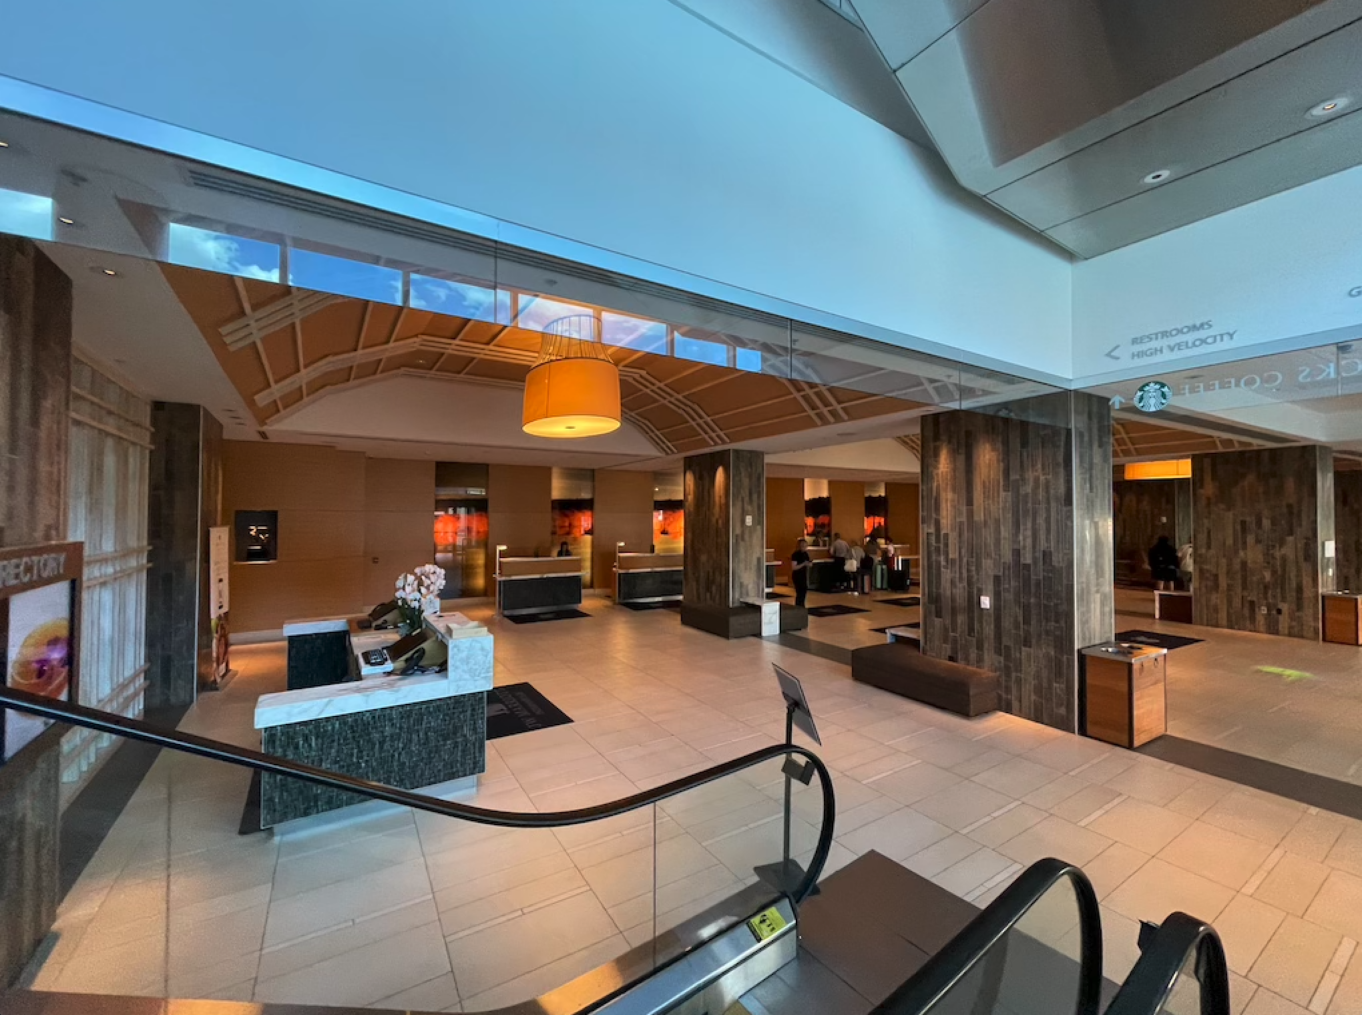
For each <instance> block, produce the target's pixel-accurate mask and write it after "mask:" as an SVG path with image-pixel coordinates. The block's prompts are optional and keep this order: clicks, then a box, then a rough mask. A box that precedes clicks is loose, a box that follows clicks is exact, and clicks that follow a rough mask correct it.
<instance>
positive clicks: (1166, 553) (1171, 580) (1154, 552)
mask: <svg viewBox="0 0 1362 1015" xmlns="http://www.w3.org/2000/svg"><path fill="white" fill-rule="evenodd" d="M1149 570H1150V572H1151V573H1152V574H1153V576H1154V585H1155V587H1156V588H1157V589H1158V590H1159V591H1160V592H1171V591H1172V589H1173V586H1174V584H1175V583H1176V582H1177V580H1178V551H1177V549H1176V548H1175V547H1174V546H1173V542H1172V540H1170V539H1169V538H1168V537H1167V536H1160V537H1159V541H1158V542H1157V543H1155V544H1154V545H1153V546H1151V547H1150V548H1149Z"/></svg>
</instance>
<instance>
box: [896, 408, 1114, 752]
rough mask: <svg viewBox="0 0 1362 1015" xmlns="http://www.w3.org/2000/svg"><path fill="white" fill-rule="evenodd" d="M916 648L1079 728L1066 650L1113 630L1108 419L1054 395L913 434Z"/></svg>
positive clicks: (1074, 672) (1014, 702) (952, 418)
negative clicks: (918, 488) (979, 674)
mask: <svg viewBox="0 0 1362 1015" xmlns="http://www.w3.org/2000/svg"><path fill="white" fill-rule="evenodd" d="M921 507H922V537H923V546H922V557H923V560H922V563H923V574H922V580H923V605H922V646H923V651H924V652H926V653H927V654H928V655H932V656H936V657H938V658H944V659H951V660H954V661H956V662H961V663H965V664H967V665H970V666H977V667H980V668H981V669H986V670H990V671H992V672H994V673H997V674H998V676H999V680H1000V685H1001V686H1000V690H1001V702H1002V708H1003V709H1004V710H1005V711H1008V712H1011V713H1013V714H1014V715H1019V716H1022V717H1024V718H1026V719H1031V720H1034V721H1036V722H1041V723H1045V724H1046V725H1047V726H1054V727H1056V728H1057V729H1062V730H1067V731H1070V732H1076V731H1077V729H1078V672H1079V663H1078V650H1079V649H1080V648H1083V647H1084V646H1087V645H1093V644H1096V643H1099V642H1103V641H1108V640H1110V639H1111V637H1112V635H1113V633H1114V625H1115V619H1114V590H1113V584H1112V536H1111V408H1110V405H1109V404H1108V402H1107V401H1106V400H1105V399H1103V398H1100V397H1098V396H1094V395H1087V394H1081V393H1074V392H1061V393H1058V394H1054V395H1045V396H1041V397H1038V398H1033V399H1027V400H1024V401H1021V402H1013V403H1009V404H1008V405H1006V406H1000V407H998V409H997V414H988V415H986V414H984V413H979V412H946V413H941V414H938V415H932V416H928V417H926V418H925V419H924V420H923V425H922V505H921Z"/></svg>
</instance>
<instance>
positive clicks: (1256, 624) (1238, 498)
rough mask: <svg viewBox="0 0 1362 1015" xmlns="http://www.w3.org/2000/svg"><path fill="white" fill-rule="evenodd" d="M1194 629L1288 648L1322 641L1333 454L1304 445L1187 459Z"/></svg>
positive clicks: (1329, 583)
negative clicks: (1300, 641) (1245, 634)
mask: <svg viewBox="0 0 1362 1015" xmlns="http://www.w3.org/2000/svg"><path fill="white" fill-rule="evenodd" d="M1192 497H1193V504H1192V518H1193V532H1194V545H1195V546H1196V581H1195V588H1196V596H1195V597H1194V599H1193V609H1194V611H1195V612H1194V615H1195V617H1196V622H1197V623H1198V624H1201V625H1203V626H1205V627H1226V628H1230V629H1231V630H1235V631H1257V632H1259V633H1261V634H1278V635H1284V636H1286V637H1290V638H1311V639H1318V638H1319V636H1320V593H1321V592H1327V591H1332V589H1333V587H1334V577H1333V574H1332V573H1329V574H1325V573H1324V571H1325V569H1324V567H1323V560H1322V554H1323V545H1322V544H1323V542H1324V541H1325V540H1328V539H1333V538H1334V471H1333V452H1332V451H1331V450H1330V449H1328V448H1325V447H1320V446H1317V445H1309V446H1305V447H1294V448H1270V449H1264V450H1261V451H1232V452H1226V453H1224V454H1218V455H1198V456H1196V457H1195V458H1193V459H1192Z"/></svg>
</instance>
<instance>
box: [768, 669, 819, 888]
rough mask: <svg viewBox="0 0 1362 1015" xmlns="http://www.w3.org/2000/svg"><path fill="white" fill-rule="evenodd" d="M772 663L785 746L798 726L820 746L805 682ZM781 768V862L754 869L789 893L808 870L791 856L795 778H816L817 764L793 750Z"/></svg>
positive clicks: (806, 780) (792, 739) (789, 742)
mask: <svg viewBox="0 0 1362 1015" xmlns="http://www.w3.org/2000/svg"><path fill="white" fill-rule="evenodd" d="M771 665H772V667H773V668H774V669H775V671H776V680H777V681H778V682H779V683H780V693H781V696H782V697H783V698H784V699H785V744H786V746H787V747H793V746H794V731H795V727H796V726H797V727H799V730H800V732H801V733H803V734H805V735H806V736H808V737H809V738H810V739H811V740H813V742H814V743H815V744H818V745H819V746H820V747H821V746H822V744H823V741H822V738H820V737H819V735H818V727H817V725H815V723H814V721H813V710H812V709H811V708H809V699H808V698H806V697H805V696H804V686H803V685H802V684H801V683H800V682H799V678H798V677H796V676H795V675H794V674H793V673H790V672H789V671H788V670H783V669H781V668H780V667H779V666H776V665H775V664H774V663H772V664H771ZM781 772H782V773H783V774H784V776H785V815H784V817H785V829H784V843H783V848H782V850H781V859H780V862H779V863H767V864H762V865H761V866H760V867H757V868H755V873H756V875H757V877H759V878H761V879H762V880H763V881H765V882H766V883H767V884H768V885H770V886H771V887H773V888H775V889H776V890H777V891H780V892H783V893H784V894H786V895H793V894H794V890H795V889H796V888H797V887H798V886H799V884H800V882H802V881H803V880H804V874H805V871H804V868H803V867H802V866H800V864H799V861H798V860H796V859H794V858H793V857H792V856H790V814H791V804H792V796H793V793H794V780H795V779H798V780H799V781H800V782H802V783H803V784H804V785H805V786H807V785H808V784H809V783H810V782H811V781H812V780H813V774H814V768H813V765H812V764H810V763H808V762H805V761H798V760H796V758H795V756H794V755H793V754H789V755H786V756H785V764H784V765H782V766H781ZM817 892H818V887H817V886H816V885H815V886H814V889H813V892H811V893H810V894H817Z"/></svg>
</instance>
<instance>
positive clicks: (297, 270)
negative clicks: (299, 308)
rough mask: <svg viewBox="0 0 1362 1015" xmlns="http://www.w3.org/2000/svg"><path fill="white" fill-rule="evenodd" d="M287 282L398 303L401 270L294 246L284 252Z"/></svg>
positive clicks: (399, 303) (400, 299)
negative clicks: (286, 261) (286, 257)
mask: <svg viewBox="0 0 1362 1015" xmlns="http://www.w3.org/2000/svg"><path fill="white" fill-rule="evenodd" d="M288 281H289V285H297V286H302V287H303V288H304V289H317V290H319V291H321V292H324V293H338V294H340V295H341V296H354V297H355V298H357V299H361V300H373V301H374V302H376V303H392V304H394V305H396V306H401V305H402V272H400V271H398V270H397V269H396V268H385V267H383V265H381V264H366V263H364V262H363V261H352V260H350V259H349V258H346V257H333V256H331V255H330V254H319V253H317V252H316V251H315V250H302V249H300V248H298V247H294V248H293V249H292V250H290V251H289V255H288Z"/></svg>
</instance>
